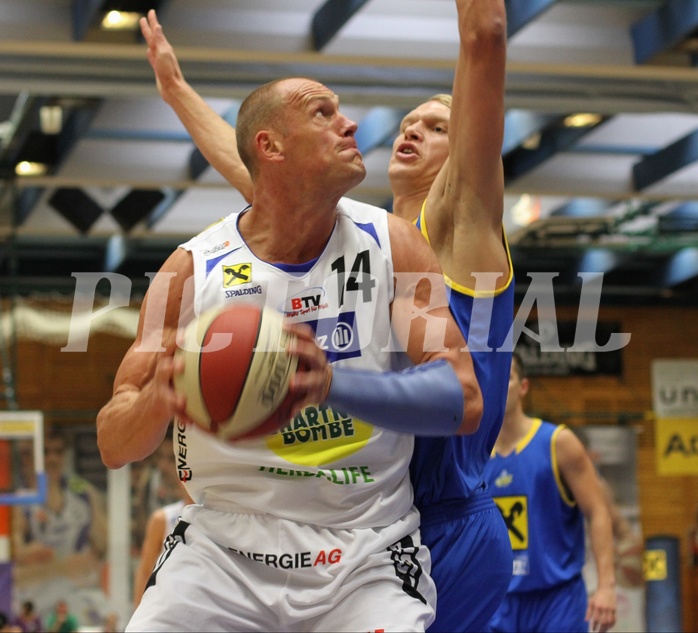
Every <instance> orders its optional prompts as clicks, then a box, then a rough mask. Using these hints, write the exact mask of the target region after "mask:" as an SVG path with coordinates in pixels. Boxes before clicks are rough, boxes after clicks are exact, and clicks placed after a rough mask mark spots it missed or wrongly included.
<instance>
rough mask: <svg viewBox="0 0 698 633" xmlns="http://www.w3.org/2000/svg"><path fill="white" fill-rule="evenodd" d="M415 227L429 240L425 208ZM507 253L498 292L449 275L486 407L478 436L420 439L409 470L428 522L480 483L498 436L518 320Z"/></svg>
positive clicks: (452, 303) (452, 300)
mask: <svg viewBox="0 0 698 633" xmlns="http://www.w3.org/2000/svg"><path fill="white" fill-rule="evenodd" d="M416 226H417V228H419V229H420V230H421V231H422V234H423V235H424V236H425V237H426V238H427V240H428V239H429V235H428V234H427V230H426V223H425V221H424V207H422V213H421V214H420V217H419V218H418V219H417V222H416ZM505 246H506V243H505ZM507 256H508V258H509V270H510V274H509V279H508V280H507V283H506V285H504V286H503V287H502V288H500V289H498V290H496V291H491V292H478V293H475V292H473V291H472V290H471V289H469V288H466V287H464V286H461V285H459V284H458V283H456V282H454V281H453V280H451V279H449V278H448V276H446V285H447V286H448V289H449V305H450V308H451V313H452V314H453V316H454V318H455V320H456V322H457V323H458V326H459V327H460V329H461V331H462V332H463V336H464V337H465V339H466V341H467V342H468V347H469V348H470V353H471V356H472V359H473V365H474V368H475V374H476V376H477V379H478V383H479V385H480V389H481V390H482V396H483V401H484V410H483V415H482V421H481V422H480V428H479V429H478V431H477V432H476V433H474V434H473V435H459V436H452V437H417V438H416V441H415V450H414V455H413V457H412V463H411V466H410V474H411V477H412V483H413V486H414V491H415V505H416V506H417V508H418V509H419V511H420V512H421V514H422V519H423V521H428V520H429V511H430V508H432V507H434V506H442V507H443V506H448V505H449V504H457V503H459V502H462V501H464V500H466V499H467V498H468V497H469V496H470V494H471V493H472V491H473V490H474V489H475V488H477V487H478V486H479V485H480V483H481V482H482V472H483V469H484V467H485V464H486V463H487V461H488V460H489V457H490V453H491V452H492V448H493V447H494V442H495V440H496V439H497V435H499V429H500V428H501V425H502V420H503V419H504V407H505V405H506V398H507V387H508V384H509V370H510V367H511V349H508V347H509V345H507V346H505V345H504V343H505V341H506V340H507V336H508V335H509V330H510V329H511V327H512V324H513V318H514V279H513V267H512V265H511V256H510V255H509V249H508V248H507Z"/></svg>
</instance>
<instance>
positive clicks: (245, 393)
mask: <svg viewBox="0 0 698 633" xmlns="http://www.w3.org/2000/svg"><path fill="white" fill-rule="evenodd" d="M292 336H293V335H291V334H289V333H288V332H286V331H285V330H284V328H283V315H282V314H280V313H279V312H276V311H274V310H271V309H269V308H259V307H258V306H255V305H252V304H237V305H231V306H223V307H216V308H213V309H211V310H208V311H206V312H205V313H203V314H202V315H200V316H199V317H198V318H195V319H194V320H193V321H192V322H191V323H189V325H187V327H186V328H185V331H184V338H183V340H182V342H181V343H180V347H179V348H178V349H177V351H176V352H175V355H176V356H179V357H181V358H182V359H183V361H184V371H183V372H182V373H179V374H176V375H175V378H174V388H175V390H176V391H178V392H179V393H183V394H184V395H185V396H186V398H187V405H186V413H187V415H188V416H189V417H190V418H191V419H192V420H193V421H194V422H195V423H196V424H197V425H198V426H200V427H202V428H203V429H205V430H207V431H210V432H211V433H214V434H215V435H217V436H218V437H220V438H221V439H224V440H234V439H237V438H239V437H241V436H243V435H247V434H249V433H251V432H253V431H254V430H255V429H257V428H258V427H260V425H262V423H264V422H265V421H266V420H268V419H269V418H270V416H272V415H273V414H274V413H275V412H276V411H277V409H278V408H279V406H280V405H281V403H282V402H283V401H284V399H285V397H286V395H287V393H288V385H289V381H290V379H291V377H292V376H293V374H294V373H295V371H296V369H297V366H298V359H297V358H296V357H292V356H289V355H288V354H287V353H286V350H287V349H288V345H289V343H290V341H291V339H292ZM265 426H266V425H265ZM270 432H271V431H270Z"/></svg>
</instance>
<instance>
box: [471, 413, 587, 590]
mask: <svg viewBox="0 0 698 633" xmlns="http://www.w3.org/2000/svg"><path fill="white" fill-rule="evenodd" d="M563 428H565V427H564V425H560V426H557V425H555V424H551V423H550V422H543V421H542V420H539V419H537V420H535V421H534V424H533V426H532V427H531V430H530V431H529V432H528V433H527V435H526V437H524V438H523V439H522V440H521V441H520V442H519V443H518V445H517V446H516V449H515V450H514V451H512V452H511V454H510V455H507V456H503V455H499V454H497V453H496V452H495V453H494V454H493V455H492V457H491V459H490V461H489V462H488V464H487V467H486V468H485V477H486V480H487V483H488V485H489V486H490V490H491V493H492V497H493V498H494V501H495V503H496V504H497V506H498V507H499V511H500V512H501V513H502V516H503V517H504V521H505V523H506V524H507V527H508V529H509V538H510V539H511V545H512V549H513V550H514V574H513V576H512V579H511V584H510V585H509V592H523V591H537V590H541V589H548V588H550V587H554V586H555V585H558V584H560V583H563V582H566V581H568V580H571V579H572V578H574V577H575V576H577V575H578V574H580V573H581V570H582V566H583V565H584V515H583V514H582V512H581V511H580V509H579V507H578V506H577V504H576V502H575V501H574V499H572V497H571V496H570V493H569V492H568V491H567V490H566V489H565V487H564V485H563V483H562V480H561V478H560V472H559V469H558V466H557V455H556V451H555V438H556V437H557V434H558V433H559V432H560V431H561V430H562V429H563Z"/></svg>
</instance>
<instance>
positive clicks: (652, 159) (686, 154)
mask: <svg viewBox="0 0 698 633" xmlns="http://www.w3.org/2000/svg"><path fill="white" fill-rule="evenodd" d="M696 160H698V131H696V132H691V133H690V134H688V135H686V136H684V137H683V138H680V139H679V140H678V141H675V142H674V143H672V144H671V145H667V146H666V147H665V148H663V149H660V150H659V151H657V152H654V153H653V154H650V155H649V156H645V157H644V158H643V159H642V160H640V161H638V162H637V163H635V164H634V165H633V184H634V186H635V189H637V190H642V189H646V188H647V187H649V186H650V185H653V184H655V183H656V182H659V181H660V180H663V179H664V178H666V177H667V176H669V175H670V174H673V173H674V172H676V171H678V170H679V169H681V168H682V167H685V166H686V165H690V164H691V163H693V162H695V161H696Z"/></svg>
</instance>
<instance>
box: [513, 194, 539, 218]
mask: <svg viewBox="0 0 698 633" xmlns="http://www.w3.org/2000/svg"><path fill="white" fill-rule="evenodd" d="M540 211H541V201H540V198H539V197H537V196H530V195H528V194H527V193H525V194H523V195H522V196H521V197H520V198H519V199H518V200H517V201H516V203H515V204H514V206H513V207H512V208H511V219H512V220H513V222H514V224H517V225H518V226H528V225H529V224H531V222H533V221H534V220H537V219H538V218H540Z"/></svg>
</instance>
